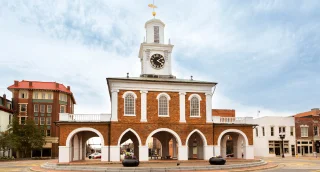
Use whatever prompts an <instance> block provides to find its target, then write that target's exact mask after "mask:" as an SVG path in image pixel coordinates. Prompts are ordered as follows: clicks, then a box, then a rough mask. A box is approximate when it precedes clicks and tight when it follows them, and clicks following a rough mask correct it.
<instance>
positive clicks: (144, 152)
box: [139, 146, 149, 161]
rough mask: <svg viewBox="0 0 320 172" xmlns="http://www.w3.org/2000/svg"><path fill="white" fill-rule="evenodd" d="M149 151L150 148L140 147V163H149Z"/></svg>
mask: <svg viewBox="0 0 320 172" xmlns="http://www.w3.org/2000/svg"><path fill="white" fill-rule="evenodd" d="M148 160H149V151H148V146H139V161H148Z"/></svg>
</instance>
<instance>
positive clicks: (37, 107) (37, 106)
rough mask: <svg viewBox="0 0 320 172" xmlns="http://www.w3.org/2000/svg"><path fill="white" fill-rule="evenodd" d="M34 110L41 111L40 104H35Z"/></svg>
mask: <svg viewBox="0 0 320 172" xmlns="http://www.w3.org/2000/svg"><path fill="white" fill-rule="evenodd" d="M33 111H34V112H39V105H38V104H35V105H34V110H33Z"/></svg>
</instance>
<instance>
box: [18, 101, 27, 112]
mask: <svg viewBox="0 0 320 172" xmlns="http://www.w3.org/2000/svg"><path fill="white" fill-rule="evenodd" d="M21 105H26V111H21ZM20 112H23V113H27V112H28V103H19V113H20Z"/></svg>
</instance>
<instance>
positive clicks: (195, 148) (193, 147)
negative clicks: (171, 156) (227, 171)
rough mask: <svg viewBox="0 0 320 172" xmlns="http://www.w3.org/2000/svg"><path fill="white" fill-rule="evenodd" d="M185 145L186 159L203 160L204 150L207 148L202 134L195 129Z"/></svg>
mask: <svg viewBox="0 0 320 172" xmlns="http://www.w3.org/2000/svg"><path fill="white" fill-rule="evenodd" d="M186 145H188V159H205V153H206V152H205V149H204V147H205V146H207V140H206V138H205V136H204V134H203V133H202V132H201V131H199V130H197V129H195V130H193V131H192V132H191V133H190V134H189V135H188V137H187V139H186Z"/></svg>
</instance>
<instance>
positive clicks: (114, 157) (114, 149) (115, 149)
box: [110, 146, 120, 161]
mask: <svg viewBox="0 0 320 172" xmlns="http://www.w3.org/2000/svg"><path fill="white" fill-rule="evenodd" d="M110 161H120V146H110Z"/></svg>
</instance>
